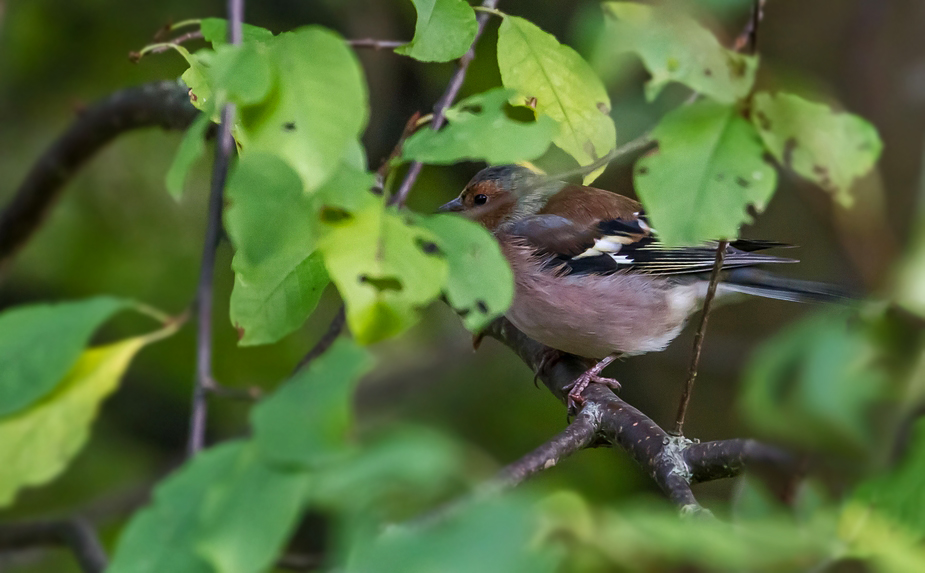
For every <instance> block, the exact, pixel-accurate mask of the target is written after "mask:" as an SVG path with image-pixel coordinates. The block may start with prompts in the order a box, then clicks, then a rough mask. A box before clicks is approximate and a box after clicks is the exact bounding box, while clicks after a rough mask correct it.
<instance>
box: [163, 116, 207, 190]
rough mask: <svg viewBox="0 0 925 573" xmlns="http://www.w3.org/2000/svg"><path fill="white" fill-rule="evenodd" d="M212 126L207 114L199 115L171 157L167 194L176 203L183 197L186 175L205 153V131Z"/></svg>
mask: <svg viewBox="0 0 925 573" xmlns="http://www.w3.org/2000/svg"><path fill="white" fill-rule="evenodd" d="M211 124H212V122H211V121H209V116H208V115H207V114H204V113H201V114H199V116H198V117H196V119H195V120H194V121H193V124H192V125H190V126H189V129H187V130H186V134H184V135H183V140H182V141H181V142H180V147H178V148H177V153H176V154H175V155H174V156H173V162H172V163H171V164H170V169H168V170H167V179H166V183H167V192H168V193H170V196H171V197H173V198H174V199H176V200H177V201H179V200H180V198H181V197H182V196H183V184H184V182H185V181H186V175H187V173H189V170H190V168H191V167H192V166H193V163H195V162H196V161H197V160H198V159H199V158H200V157H202V154H203V153H204V152H205V149H206V143H205V135H206V130H207V129H208V128H209V126H210V125H211Z"/></svg>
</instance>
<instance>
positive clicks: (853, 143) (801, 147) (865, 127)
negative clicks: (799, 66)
mask: <svg viewBox="0 0 925 573" xmlns="http://www.w3.org/2000/svg"><path fill="white" fill-rule="evenodd" d="M751 117H752V122H753V123H754V124H755V127H756V128H757V129H758V133H759V134H761V138H762V139H763V140H764V144H765V145H766V146H767V148H768V150H769V151H770V152H771V153H772V154H773V155H774V157H775V158H776V159H777V160H778V161H779V162H780V163H781V164H782V165H784V166H785V167H787V168H788V169H792V170H793V171H795V172H796V173H798V174H799V175H801V176H803V177H805V178H806V179H809V180H810V181H812V182H814V183H816V184H817V185H819V186H820V187H822V188H823V189H824V190H826V191H828V192H829V193H832V194H833V195H834V196H835V199H836V200H837V201H838V202H839V203H841V204H842V205H845V206H848V205H850V204H851V203H852V201H853V199H852V197H851V194H850V190H851V184H852V183H853V182H854V180H855V179H857V178H858V177H861V176H862V175H864V174H866V173H867V172H869V171H870V170H871V169H873V167H874V164H875V163H876V162H877V159H878V158H879V157H880V151H881V150H882V149H883V143H882V142H881V141H880V136H879V135H877V130H876V128H874V126H872V125H871V124H870V123H868V122H867V121H866V120H864V119H862V118H860V117H858V116H856V115H852V114H850V113H837V112H834V111H832V109H831V108H829V107H828V106H827V105H824V104H819V103H813V102H810V101H807V100H805V99H803V98H801V97H799V96H795V95H793V94H788V93H778V94H775V95H771V94H769V93H765V92H761V93H758V94H756V95H755V98H754V100H753V102H752V114H751Z"/></svg>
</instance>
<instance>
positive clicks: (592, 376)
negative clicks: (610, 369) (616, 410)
mask: <svg viewBox="0 0 925 573" xmlns="http://www.w3.org/2000/svg"><path fill="white" fill-rule="evenodd" d="M619 355H620V354H619V353H618V352H614V353H613V354H608V355H607V356H605V357H604V358H602V359H601V360H600V361H599V362H598V363H597V364H595V365H594V366H592V367H591V368H588V370H587V371H585V373H584V374H582V375H581V376H579V377H578V378H575V381H574V382H572V383H571V384H569V385H568V386H565V387H564V388H563V390H568V391H569V393H568V409H569V411H572V410H573V409H575V408H577V407H578V405H579V404H581V403H582V402H584V398H582V397H581V393H582V392H584V390H585V388H587V387H588V384H590V383H592V382H597V383H598V384H604V385H606V386H607V387H609V388H612V389H614V390H619V389H620V383H619V382H617V381H616V380H614V379H613V378H605V377H604V376H601V371H602V370H603V369H604V368H606V367H607V365H609V364H610V363H611V362H613V361H614V360H616V359H617V357H618V356H619Z"/></svg>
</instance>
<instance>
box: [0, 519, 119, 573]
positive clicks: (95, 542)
mask: <svg viewBox="0 0 925 573" xmlns="http://www.w3.org/2000/svg"><path fill="white" fill-rule="evenodd" d="M45 545H65V546H67V547H69V548H70V549H71V551H72V552H73V553H74V557H75V559H77V563H78V565H79V566H80V569H81V570H82V571H84V573H103V571H104V570H105V569H106V563H107V561H108V559H107V558H106V552H105V551H104V550H103V546H102V545H101V544H100V540H99V538H98V537H97V535H96V531H94V530H93V527H91V526H90V524H89V523H87V521H86V520H84V519H82V518H79V517H71V518H68V519H63V520H60V521H33V522H27V523H10V524H5V525H0V551H13V550H17V549H28V548H32V547H40V546H45Z"/></svg>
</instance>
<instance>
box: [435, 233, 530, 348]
mask: <svg viewBox="0 0 925 573" xmlns="http://www.w3.org/2000/svg"><path fill="white" fill-rule="evenodd" d="M417 222H418V224H419V225H421V226H422V227H424V228H426V229H429V230H430V231H431V232H433V233H434V234H435V235H436V236H437V244H438V246H439V247H440V250H441V251H442V252H443V253H445V254H446V262H447V265H448V267H449V276H448V277H447V284H446V289H445V290H446V297H447V300H448V301H449V303H450V306H452V307H453V308H454V309H455V310H456V312H458V313H459V314H460V315H461V316H462V318H463V322H465V324H466V328H468V329H469V330H472V331H476V332H477V331H479V330H481V329H482V328H485V327H486V326H488V324H489V323H490V322H491V321H492V320H494V319H495V318H497V317H498V316H501V315H502V314H504V312H505V311H506V310H507V308H508V307H509V306H510V305H511V301H512V300H513V298H514V275H513V273H512V272H511V267H510V265H509V264H508V262H507V259H505V258H504V255H503V254H501V249H500V248H499V247H498V242H497V241H496V240H495V238H494V237H493V236H492V234H491V233H489V232H488V231H487V230H486V229H485V228H484V227H482V226H481V225H478V224H476V223H474V222H472V221H469V220H467V219H464V218H462V217H455V216H453V215H435V216H430V217H419V218H418V219H417Z"/></svg>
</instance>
